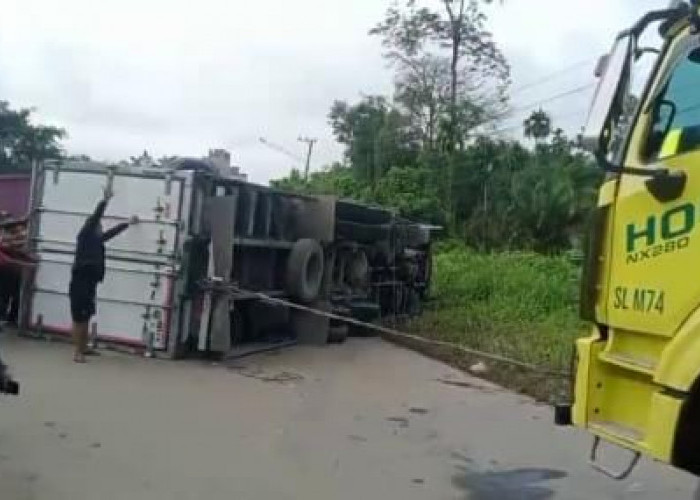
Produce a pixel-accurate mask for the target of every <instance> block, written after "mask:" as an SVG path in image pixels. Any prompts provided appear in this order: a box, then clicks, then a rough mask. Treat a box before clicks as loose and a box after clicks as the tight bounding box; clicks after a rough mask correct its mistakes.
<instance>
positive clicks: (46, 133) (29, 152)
mask: <svg viewBox="0 0 700 500" xmlns="http://www.w3.org/2000/svg"><path fill="white" fill-rule="evenodd" d="M33 112H34V110H33V109H26V108H25V109H20V110H13V109H11V108H10V104H9V103H8V102H6V101H0V171H2V170H12V169H20V168H29V167H30V165H31V163H32V161H35V160H37V161H43V160H50V159H59V158H61V157H62V156H63V150H62V148H61V145H60V143H59V140H60V139H62V138H64V137H65V136H66V132H65V131H64V130H63V129H60V128H57V127H51V126H44V125H34V124H32V122H31V115H32V113H33Z"/></svg>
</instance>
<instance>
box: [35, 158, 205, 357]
mask: <svg viewBox="0 0 700 500" xmlns="http://www.w3.org/2000/svg"><path fill="white" fill-rule="evenodd" d="M193 175H194V174H193V172H192V171H178V172H173V171H168V170H160V169H143V168H130V167H115V168H110V169H105V168H104V166H100V165H97V164H86V163H81V164H78V165H62V166H61V168H60V169H58V168H57V169H55V170H52V169H48V170H40V171H38V172H37V174H36V177H35V180H36V182H35V187H34V193H33V196H34V199H33V202H32V205H33V207H34V217H33V221H32V236H33V240H34V243H35V249H36V252H37V256H38V258H39V265H38V269H37V273H36V277H35V280H34V284H33V287H32V289H31V291H30V300H28V301H25V304H28V310H26V311H25V314H26V316H25V317H28V319H29V325H30V327H32V328H34V329H37V330H45V331H49V332H53V333H69V332H70V329H71V318H70V307H69V300H68V284H69V281H70V275H71V265H72V263H73V258H74V252H75V245H76V242H75V240H76V236H77V234H78V232H79V230H80V228H81V227H82V225H83V223H84V222H85V219H86V218H87V217H88V216H89V215H90V214H91V213H92V212H93V211H94V209H95V207H96V205H97V203H98V202H99V200H100V199H101V197H102V193H103V189H104V188H105V186H107V185H108V184H109V185H111V186H112V189H113V191H114V193H115V196H114V198H113V199H112V200H111V201H110V203H109V205H108V206H107V210H106V212H105V215H104V217H103V220H102V224H103V226H104V228H105V229H108V228H109V227H112V226H114V225H116V224H118V223H120V222H124V221H126V220H128V219H129V217H131V216H133V215H136V216H138V217H139V219H140V221H141V223H140V224H138V225H137V226H133V227H130V228H129V229H128V230H127V231H126V232H124V233H122V234H121V235H119V236H118V237H117V238H114V239H113V240H111V241H110V242H108V243H107V251H106V256H107V261H106V277H105V280H104V283H102V284H101V285H100V286H99V287H98V290H97V314H96V315H95V317H94V318H93V319H92V323H91V327H90V330H91V332H93V334H94V335H96V339H97V340H98V341H99V340H105V341H111V342H117V343H122V344H126V345H132V346H136V347H140V348H144V349H145V350H146V351H148V352H151V351H152V350H171V351H173V349H174V347H175V345H176V337H177V335H178V331H177V329H178V326H179V323H178V321H175V320H174V319H175V318H178V317H179V314H180V309H179V306H180V303H179V301H177V300H175V299H176V290H175V287H176V285H177V283H176V281H177V276H178V275H179V273H180V270H181V256H182V246H183V241H184V238H183V236H182V235H184V234H187V231H188V222H189V214H190V201H191V199H192V177H193ZM171 341H172V342H171Z"/></svg>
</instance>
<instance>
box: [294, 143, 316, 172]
mask: <svg viewBox="0 0 700 500" xmlns="http://www.w3.org/2000/svg"><path fill="white" fill-rule="evenodd" d="M298 141H299V142H305V143H306V144H307V146H308V148H309V149H308V152H307V153H306V166H305V167H304V182H309V167H310V166H311V153H313V151H314V144H316V143H317V142H318V139H316V138H311V137H299V139H298Z"/></svg>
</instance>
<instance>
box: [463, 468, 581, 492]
mask: <svg viewBox="0 0 700 500" xmlns="http://www.w3.org/2000/svg"><path fill="white" fill-rule="evenodd" d="M465 461H466V460H465ZM467 463H469V462H467ZM457 469H458V470H459V472H457V474H455V475H454V476H453V477H452V484H453V485H454V486H455V487H456V488H459V489H460V490H462V491H464V492H466V493H467V496H466V498H468V499H469V500H547V499H550V498H553V497H554V490H552V489H551V488H550V487H549V485H548V484H547V483H548V482H549V481H552V480H555V479H561V478H563V477H566V475H567V474H566V472H564V471H561V470H555V469H544V468H520V469H512V470H504V471H487V472H479V471H475V470H472V469H470V468H469V467H468V466H467V465H458V466H457Z"/></svg>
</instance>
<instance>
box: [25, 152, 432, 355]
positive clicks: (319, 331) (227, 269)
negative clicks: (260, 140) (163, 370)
mask: <svg viewBox="0 0 700 500" xmlns="http://www.w3.org/2000/svg"><path fill="white" fill-rule="evenodd" d="M107 185H110V186H111V187H112V189H113V190H114V192H115V196H114V198H113V199H112V201H111V202H110V204H109V207H108V209H107V211H106V214H105V217H104V219H103V220H104V225H105V227H109V226H111V225H113V224H117V223H119V222H123V221H126V220H128V219H129V217H130V216H132V215H136V216H138V217H139V218H140V220H141V223H140V224H139V225H138V226H136V227H134V228H132V229H130V230H129V231H127V232H126V233H124V234H123V235H121V236H120V237H119V238H117V239H115V240H113V241H111V242H110V243H108V244H107V276H106V279H105V281H104V283H103V284H102V285H101V286H100V287H99V289H98V295H97V315H96V316H95V317H94V318H93V319H92V323H91V326H90V329H91V335H92V339H93V341H95V342H98V343H117V344H125V345H130V346H133V347H136V348H139V349H143V351H144V352H145V353H147V354H148V355H152V354H156V353H158V352H160V353H163V354H167V355H168V356H170V357H179V356H183V355H186V354H187V353H192V352H208V353H223V354H226V353H231V352H235V351H236V350H239V351H240V352H245V351H246V349H247V350H255V349H257V348H258V347H261V348H262V347H264V346H265V345H270V344H278V343H281V342H290V343H293V342H303V343H317V344H320V343H326V342H338V341H342V340H344V339H345V337H346V336H347V334H348V326H347V325H344V324H342V321H338V320H336V319H334V320H331V319H328V317H325V316H322V315H318V314H315V313H313V312H309V311H308V310H307V311H304V310H297V309H294V308H289V307H284V306H280V305H278V304H270V303H269V302H267V301H265V300H261V299H260V295H259V294H260V293H264V294H265V296H267V297H272V298H275V297H276V298H284V299H288V300H291V301H294V302H296V303H300V304H305V305H307V306H309V307H311V308H313V309H315V310H321V311H329V312H333V313H335V314H337V315H342V316H348V317H353V318H356V319H360V320H363V321H375V320H379V319H381V318H382V317H386V316H406V315H416V314H419V313H420V311H421V303H422V300H423V299H424V297H425V295H426V292H427V290H428V288H429V286H430V276H431V238H430V236H431V228H430V227H428V226H424V225H421V224H417V223H414V222H410V221H407V220H405V219H402V218H400V217H398V216H397V215H396V214H395V213H394V212H392V211H390V210H386V209H383V208H379V207H371V206H366V205H362V204H359V203H355V202H352V201H346V200H341V199H338V198H335V197H331V196H309V195H299V194H294V193H288V192H282V191H278V190H275V189H271V188H268V187H264V186H260V185H256V184H252V183H249V182H246V181H245V180H244V179H243V178H239V177H236V176H231V175H222V174H221V172H220V171H218V170H217V169H216V168H214V167H213V166H212V165H211V164H209V163H207V162H206V161H200V160H190V159H179V160H175V161H172V162H171V163H168V164H165V165H160V166H157V167H130V166H107V165H104V164H98V163H91V162H64V163H54V164H51V165H44V166H38V167H36V168H35V171H34V174H33V181H32V188H31V189H32V193H31V207H32V210H31V213H32V219H31V223H30V235H31V239H32V242H33V243H32V246H33V249H34V251H35V253H36V255H37V257H38V259H39V265H38V269H37V272H36V274H35V276H34V278H33V280H32V282H31V283H27V284H26V286H25V287H24V293H23V300H22V319H23V323H24V326H25V327H26V328H27V329H29V330H32V331H38V332H45V333H50V334H66V333H68V331H69V329H70V324H71V323H70V312H69V303H68V296H67V293H68V283H69V280H70V274H71V273H70V268H71V264H72V261H73V254H74V250H75V236H76V234H77V232H78V231H79V229H80V227H81V225H82V224H83V222H84V220H85V218H86V217H87V216H88V215H89V214H90V213H91V212H92V211H93V209H94V207H95V205H96V203H97V201H98V200H99V198H100V196H101V193H102V189H103V188H104V187H105V186H107ZM222 290H227V291H226V292H222ZM351 329H352V327H351ZM232 350H233V351H232Z"/></svg>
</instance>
